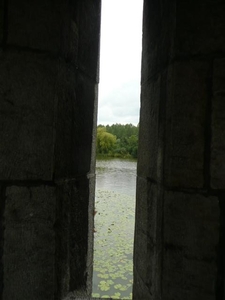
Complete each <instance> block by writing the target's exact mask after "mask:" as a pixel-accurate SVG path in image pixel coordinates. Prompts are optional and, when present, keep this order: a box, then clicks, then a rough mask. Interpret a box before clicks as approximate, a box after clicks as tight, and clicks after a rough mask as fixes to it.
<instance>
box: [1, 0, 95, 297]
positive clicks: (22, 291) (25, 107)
mask: <svg viewBox="0 0 225 300" xmlns="http://www.w3.org/2000/svg"><path fill="white" fill-rule="evenodd" d="M99 31H100V1H99V0H97V1H96V0H82V1H81V0H77V1H58V0H56V1H46V0H43V1H42V0H38V1H37V0H34V1H28V0H21V1H16V0H12V1H3V0H1V1H0V42H1V44H0V141H1V142H0V203H1V204H0V214H1V222H0V266H1V268H0V270H1V272H0V299H3V300H13V299H14V300H28V299H33V300H38V299H39V300H44V299H46V300H50V299H62V297H64V296H66V295H67V294H68V293H69V292H74V291H75V293H76V291H79V292H80V291H82V293H83V295H90V292H91V277H92V255H93V253H92V243H93V241H92V240H93V202H94V185H95V166H94V165H95V154H94V153H95V138H93V137H94V136H95V126H96V111H97V109H96V107H97V86H98V56H99Z"/></svg>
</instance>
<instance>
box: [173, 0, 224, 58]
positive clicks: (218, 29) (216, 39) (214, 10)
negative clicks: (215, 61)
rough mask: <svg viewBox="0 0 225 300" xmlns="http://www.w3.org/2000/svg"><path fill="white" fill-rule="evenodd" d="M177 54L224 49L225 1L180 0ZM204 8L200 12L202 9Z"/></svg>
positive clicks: (187, 54) (177, 13)
mask: <svg viewBox="0 0 225 300" xmlns="http://www.w3.org/2000/svg"><path fill="white" fill-rule="evenodd" d="M176 10H177V11H176V15H177V17H176V40H175V53H174V55H176V56H187V57H188V56H190V55H202V54H204V55H205V54H211V53H212V52H219V51H224V50H225V36H224V32H225V19H224V14H225V4H224V2H223V1H221V0H217V1H213V2H212V1H210V0H208V1H202V0H198V1H195V2H194V3H192V4H191V5H190V3H189V2H185V1H179V3H177V5H176ZM200 11H201V13H199V12H200Z"/></svg>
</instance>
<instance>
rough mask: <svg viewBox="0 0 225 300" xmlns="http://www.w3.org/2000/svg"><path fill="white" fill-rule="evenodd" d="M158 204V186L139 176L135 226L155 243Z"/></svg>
mask: <svg viewBox="0 0 225 300" xmlns="http://www.w3.org/2000/svg"><path fill="white" fill-rule="evenodd" d="M158 205H159V202H158V190H157V186H156V185H155V184H153V183H151V182H149V181H148V179H146V178H141V177H139V176H138V177H137V201H136V223H135V227H136V228H137V229H138V230H141V231H142V232H143V233H144V234H146V235H148V236H149V238H151V239H152V242H153V243H155V241H156V226H157V211H158V208H159V207H158Z"/></svg>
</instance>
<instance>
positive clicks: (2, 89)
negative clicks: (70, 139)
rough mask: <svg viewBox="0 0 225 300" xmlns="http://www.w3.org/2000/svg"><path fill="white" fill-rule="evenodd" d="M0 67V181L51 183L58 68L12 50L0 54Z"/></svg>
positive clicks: (43, 57) (42, 57)
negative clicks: (40, 180) (43, 181)
mask: <svg viewBox="0 0 225 300" xmlns="http://www.w3.org/2000/svg"><path fill="white" fill-rule="evenodd" d="M0 68H1V70H2V71H1V74H0V95H1V100H0V101H1V107H0V139H1V141H4V142H3V143H1V145H0V166H1V168H0V179H1V180H26V179H29V180H30V179H36V180H37V179H42V180H51V179H52V174H53V160H54V106H55V97H56V95H55V85H56V79H57V78H56V70H57V65H56V64H55V61H54V60H52V59H49V58H48V57H47V56H46V55H45V54H36V53H35V54H34V53H29V52H28V53H26V52H25V53H19V52H18V51H13V52H10V53H8V52H2V53H1V54H0ZM25 87H26V88H25Z"/></svg>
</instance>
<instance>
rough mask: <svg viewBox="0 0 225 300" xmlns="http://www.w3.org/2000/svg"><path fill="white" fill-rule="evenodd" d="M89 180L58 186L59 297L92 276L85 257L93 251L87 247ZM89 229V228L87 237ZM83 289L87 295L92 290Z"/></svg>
mask: <svg viewBox="0 0 225 300" xmlns="http://www.w3.org/2000/svg"><path fill="white" fill-rule="evenodd" d="M90 181H91V179H87V178H85V177H80V178H77V179H73V180H69V181H65V182H61V183H59V184H58V186H57V218H56V228H57V234H56V243H57V244H56V249H57V251H56V257H57V259H56V261H57V265H56V269H57V274H58V281H57V289H58V290H57V295H58V297H59V299H62V297H65V296H66V295H67V294H68V293H69V292H73V291H76V290H82V289H84V287H86V285H87V282H86V280H87V276H91V277H92V269H91V270H89V269H88V268H87V264H88V259H87V257H88V255H90V254H89V252H88V251H91V252H92V248H89V247H88V246H92V245H89V243H90V242H92V239H93V236H92V235H93V227H92V228H90V226H89V221H88V220H89V218H90V219H91V217H92V219H93V211H92V216H90V215H89V211H88V206H89V205H90V204H89V202H90V201H91V200H90V199H89V188H90V186H91V185H92V184H91V183H90ZM92 202H93V199H92ZM92 206H93V205H92ZM91 223H93V220H92V222H91ZM88 230H91V232H89V234H90V235H91V236H89V237H88ZM89 260H90V258H89ZM89 273H90V274H89ZM89 280H90V278H89ZM85 292H86V296H88V293H89V294H90V292H91V291H90V290H88V289H87V288H86V290H85Z"/></svg>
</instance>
